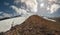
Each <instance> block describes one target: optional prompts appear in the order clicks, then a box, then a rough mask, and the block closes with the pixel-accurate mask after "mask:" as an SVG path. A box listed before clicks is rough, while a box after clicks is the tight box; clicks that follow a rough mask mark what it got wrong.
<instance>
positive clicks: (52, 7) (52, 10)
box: [50, 4, 60, 13]
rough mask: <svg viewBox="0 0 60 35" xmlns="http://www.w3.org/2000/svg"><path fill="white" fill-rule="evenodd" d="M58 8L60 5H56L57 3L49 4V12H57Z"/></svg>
mask: <svg viewBox="0 0 60 35" xmlns="http://www.w3.org/2000/svg"><path fill="white" fill-rule="evenodd" d="M59 8H60V5H57V4H53V5H51V8H50V11H51V12H50V13H54V12H57V10H58V9H59Z"/></svg>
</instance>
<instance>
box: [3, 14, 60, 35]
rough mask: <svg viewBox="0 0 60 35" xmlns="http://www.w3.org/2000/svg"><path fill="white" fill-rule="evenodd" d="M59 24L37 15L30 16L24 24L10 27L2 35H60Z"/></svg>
mask: <svg viewBox="0 0 60 35" xmlns="http://www.w3.org/2000/svg"><path fill="white" fill-rule="evenodd" d="M59 31H60V24H59V23H56V22H52V21H48V20H45V19H43V18H42V17H39V16H37V15H33V16H30V17H29V18H28V19H27V20H25V22H23V23H22V24H20V25H16V26H14V27H12V28H11V29H10V30H9V31H7V32H4V33H3V35H60V32H59Z"/></svg>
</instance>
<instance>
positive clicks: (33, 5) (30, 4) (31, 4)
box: [14, 0, 37, 12]
mask: <svg viewBox="0 0 60 35" xmlns="http://www.w3.org/2000/svg"><path fill="white" fill-rule="evenodd" d="M14 3H15V4H18V3H25V5H26V6H27V8H26V10H28V11H31V12H37V1H36V0H15V1H14ZM18 5H19V4H18Z"/></svg>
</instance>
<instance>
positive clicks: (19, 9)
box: [11, 5, 27, 15]
mask: <svg viewBox="0 0 60 35" xmlns="http://www.w3.org/2000/svg"><path fill="white" fill-rule="evenodd" d="M11 8H12V9H13V10H15V11H16V12H17V13H18V14H19V15H21V14H24V15H25V14H27V11H26V10H24V9H21V8H18V7H16V6H13V5H12V6H11Z"/></svg>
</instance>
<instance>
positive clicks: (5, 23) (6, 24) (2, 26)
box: [0, 14, 32, 32]
mask: <svg viewBox="0 0 60 35" xmlns="http://www.w3.org/2000/svg"><path fill="white" fill-rule="evenodd" d="M31 15H32V14H28V15H27V16H22V17H16V18H12V19H6V20H2V21H0V32H5V31H7V30H9V29H10V28H11V25H13V26H15V25H18V24H21V23H23V22H24V21H25V20H26V19H27V18H28V17H29V16H31Z"/></svg>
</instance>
